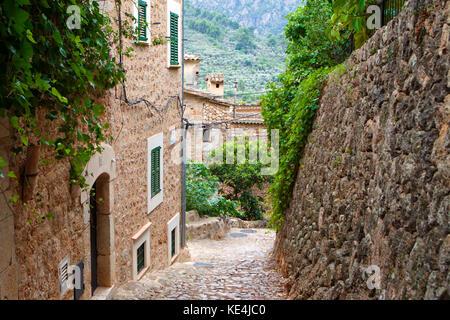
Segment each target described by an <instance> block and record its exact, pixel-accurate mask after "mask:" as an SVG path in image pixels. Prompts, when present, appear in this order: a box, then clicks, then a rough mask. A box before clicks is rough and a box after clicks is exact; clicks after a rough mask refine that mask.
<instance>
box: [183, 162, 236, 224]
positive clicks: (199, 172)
mask: <svg viewBox="0 0 450 320" xmlns="http://www.w3.org/2000/svg"><path fill="white" fill-rule="evenodd" d="M218 186H219V179H218V178H217V177H216V176H214V175H212V174H211V171H210V169H209V168H208V167H207V166H206V165H205V164H189V165H187V166H186V209H187V210H197V211H198V213H199V214H200V215H209V216H221V217H225V216H234V217H239V218H241V217H243V215H244V214H243V213H242V212H240V211H239V210H238V209H237V206H238V204H237V203H236V202H235V201H232V200H229V199H226V198H224V197H221V196H218V195H217V194H218V190H219V188H218Z"/></svg>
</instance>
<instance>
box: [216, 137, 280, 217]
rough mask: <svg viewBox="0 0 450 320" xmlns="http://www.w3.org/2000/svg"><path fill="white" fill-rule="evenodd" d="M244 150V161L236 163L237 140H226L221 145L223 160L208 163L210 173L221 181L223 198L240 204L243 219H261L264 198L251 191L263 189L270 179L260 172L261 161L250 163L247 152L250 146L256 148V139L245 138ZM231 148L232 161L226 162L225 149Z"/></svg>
mask: <svg viewBox="0 0 450 320" xmlns="http://www.w3.org/2000/svg"><path fill="white" fill-rule="evenodd" d="M242 147H243V150H245V161H242V162H243V163H238V160H237V158H238V148H239V144H238V143H237V142H227V143H224V144H223V145H222V146H221V147H219V148H222V152H223V154H224V156H225V157H224V161H223V163H220V164H212V165H210V169H211V173H212V174H213V175H214V176H216V177H217V178H218V179H219V181H220V182H221V183H222V185H223V187H222V188H221V189H220V193H221V194H223V195H224V197H225V198H227V199H230V200H233V201H236V202H238V203H239V204H240V208H241V209H242V210H243V211H244V213H245V219H247V220H261V219H263V218H264V212H265V208H264V206H263V204H262V202H263V201H264V199H263V198H262V197H259V196H258V197H256V196H254V195H253V193H252V189H253V188H254V187H257V188H259V189H260V190H261V189H263V187H264V184H265V183H266V182H270V181H271V180H272V179H271V177H270V176H263V175H262V174H261V170H262V163H261V162H260V161H259V160H258V161H257V163H250V161H249V157H248V155H249V152H250V148H251V147H252V148H255V149H256V150H258V148H259V144H258V142H257V141H252V142H249V141H248V139H245V144H244V145H243V146H242ZM227 148H232V150H234V163H233V164H227V163H226V162H227V161H226V154H227V152H226V150H227ZM216 152H217V151H213V152H212V156H215V154H216Z"/></svg>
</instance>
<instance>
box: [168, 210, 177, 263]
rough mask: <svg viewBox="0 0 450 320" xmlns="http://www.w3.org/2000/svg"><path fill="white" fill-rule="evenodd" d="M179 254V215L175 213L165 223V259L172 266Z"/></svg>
mask: <svg viewBox="0 0 450 320" xmlns="http://www.w3.org/2000/svg"><path fill="white" fill-rule="evenodd" d="M179 253H180V214H179V213H177V214H176V215H175V216H174V217H173V218H172V219H170V221H169V222H168V223H167V254H168V255H167V258H168V259H169V265H170V264H172V263H173V262H174V261H175V259H176V257H177V256H178V254H179Z"/></svg>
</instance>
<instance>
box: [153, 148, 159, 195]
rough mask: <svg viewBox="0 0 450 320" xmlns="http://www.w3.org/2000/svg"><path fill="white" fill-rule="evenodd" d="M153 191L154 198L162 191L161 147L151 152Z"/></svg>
mask: <svg viewBox="0 0 450 320" xmlns="http://www.w3.org/2000/svg"><path fill="white" fill-rule="evenodd" d="M151 162H152V163H151V188H152V190H151V192H152V198H153V197H154V196H155V195H157V194H158V193H159V192H160V191H161V147H157V148H154V149H153V150H152V152H151Z"/></svg>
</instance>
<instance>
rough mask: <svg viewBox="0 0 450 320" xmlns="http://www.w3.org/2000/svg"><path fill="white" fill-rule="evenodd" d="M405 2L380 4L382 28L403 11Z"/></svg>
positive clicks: (390, 1)
mask: <svg viewBox="0 0 450 320" xmlns="http://www.w3.org/2000/svg"><path fill="white" fill-rule="evenodd" d="M405 2H406V0H383V1H382V4H381V15H382V17H381V19H382V23H383V26H385V25H387V24H388V22H389V21H391V20H392V19H394V18H395V17H396V16H397V15H398V14H399V13H400V11H402V9H403V5H404V4H405Z"/></svg>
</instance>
